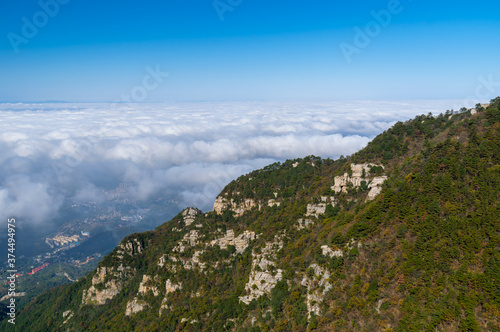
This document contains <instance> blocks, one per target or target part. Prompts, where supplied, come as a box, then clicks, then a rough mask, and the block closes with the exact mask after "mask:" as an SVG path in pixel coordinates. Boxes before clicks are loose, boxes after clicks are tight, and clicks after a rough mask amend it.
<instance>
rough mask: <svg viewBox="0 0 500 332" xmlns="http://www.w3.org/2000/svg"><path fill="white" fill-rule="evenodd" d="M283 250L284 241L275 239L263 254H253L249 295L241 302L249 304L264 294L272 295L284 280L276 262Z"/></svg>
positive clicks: (248, 287) (246, 286) (242, 297)
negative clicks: (274, 289)
mask: <svg viewBox="0 0 500 332" xmlns="http://www.w3.org/2000/svg"><path fill="white" fill-rule="evenodd" d="M281 248H283V241H282V240H281V238H280V237H275V240H274V241H273V242H269V243H267V244H266V246H265V247H264V248H263V249H262V251H261V253H255V252H254V253H252V269H251V271H250V275H249V279H248V282H247V284H246V285H245V289H246V291H247V295H245V296H241V297H240V301H241V302H243V303H246V304H249V303H250V302H252V300H254V299H258V298H259V297H261V296H262V295H264V294H270V293H271V291H272V290H273V288H274V287H276V284H277V283H278V281H280V280H281V279H282V278H283V274H282V273H283V271H282V270H281V269H276V268H275V265H274V260H275V259H276V252H277V251H278V250H280V249H281Z"/></svg>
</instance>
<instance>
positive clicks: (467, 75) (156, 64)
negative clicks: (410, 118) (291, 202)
mask: <svg viewBox="0 0 500 332" xmlns="http://www.w3.org/2000/svg"><path fill="white" fill-rule="evenodd" d="M41 3H46V4H51V6H49V7H48V8H49V10H45V11H44V9H43V8H42V7H44V6H41V5H40V4H41ZM62 3H64V4H62ZM214 3H216V4H217V5H218V6H219V8H225V9H227V10H226V11H225V12H223V13H222V12H221V10H222V9H219V12H218V11H217V9H216V6H215V5H214ZM54 4H57V7H58V8H57V12H55V10H54V8H55V7H54ZM391 5H393V6H395V7H394V8H396V7H397V8H398V10H397V11H394V13H392V14H390V22H388V24H384V25H385V26H381V25H380V23H376V22H377V21H376V20H375V18H374V17H373V15H372V14H371V12H372V11H374V12H376V13H380V12H381V11H382V10H388V7H390V6H391ZM51 10H53V11H54V12H52V13H47V12H50V11H51ZM396 12H397V13H396ZM498 12H500V4H499V3H498V2H497V1H482V2H473V1H459V2H458V1H439V2H435V1H417V0H413V1H410V0H401V1H400V4H399V5H398V6H396V5H395V4H394V0H390V1H387V0H385V1H331V0H330V1H324V0H316V1H312V2H306V1H291V0H289V1H269V0H267V1H263V0H262V1H261V0H243V1H238V0H220V1H218V2H217V1H216V2H214V1H213V0H182V1H180V0H176V1H173V0H162V1H147V0H146V1H141V2H139V1H127V0H122V1H93V0H87V1H82V0H69V1H68V0H65V1H63V0H60V2H56V0H51V1H41V2H37V1H23V0H18V1H4V2H3V4H2V10H1V11H0V101H1V102H28V101H49V100H65V101H85V102H87V101H116V100H123V98H124V97H123V96H124V95H131V93H132V92H133V91H135V92H136V93H138V91H139V92H141V91H142V92H144V91H146V94H145V95H141V100H134V99H133V100H132V101H142V99H144V101H247V100H258V101H260V100H262V101H267V100H276V101H281V100H286V101H294V100H301V101H307V100H344V99H351V100H352V99H356V100H370V99H372V100H373V99H378V100H391V99H446V98H449V99H464V98H467V97H468V96H471V95H473V94H474V91H475V89H476V88H477V86H478V84H479V81H478V80H479V78H480V77H484V78H487V77H488V76H491V77H492V79H493V81H495V82H500V66H499V61H498V54H499V50H500V43H498V36H499V35H500V21H499V19H498ZM49 14H53V15H49ZM221 17H222V18H223V19H221ZM26 22H28V23H26ZM27 24H28V25H29V24H34V26H35V28H36V29H37V31H35V32H34V31H29V29H27V28H26V27H25V26H26V25H27ZM377 24H378V25H377ZM36 25H38V27H37V26H36ZM367 26H368V27H372V28H373V29H375V30H372V33H371V36H368V39H369V44H368V45H361V44H358V45H356V43H355V37H356V34H357V33H356V32H355V28H356V27H358V28H359V29H360V30H361V31H363V32H365V33H366V28H367ZM23 27H24V31H23ZM343 43H344V44H343ZM340 45H351V46H353V47H357V52H356V53H352V54H351V55H350V56H349V57H348V58H349V59H348V58H346V56H345V55H344V53H343V51H342V49H341V47H340ZM360 45H361V46H362V47H358V46H360ZM348 60H350V61H348ZM148 68H149V70H151V69H155V68H160V70H161V71H162V72H168V73H169V75H168V77H164V78H162V79H161V81H158V82H157V83H158V84H153V83H155V82H154V81H151V80H150V79H149V81H148V82H149V83H150V85H154V88H151V89H149V88H148V89H147V90H144V83H143V82H144V79H145V77H146V76H147V75H149V71H148ZM495 87H496V86H495ZM134 89H135V90H134ZM141 89H142V90H141ZM496 89H497V90H500V88H499V87H496ZM491 94H492V95H491V97H494V95H498V94H500V91H498V92H497V91H494V92H491ZM136 96H138V94H136ZM136 99H137V98H136Z"/></svg>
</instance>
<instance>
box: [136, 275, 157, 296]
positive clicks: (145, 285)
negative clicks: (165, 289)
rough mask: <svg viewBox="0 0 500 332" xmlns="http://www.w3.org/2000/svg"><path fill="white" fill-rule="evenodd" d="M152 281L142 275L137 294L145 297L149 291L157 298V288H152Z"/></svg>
mask: <svg viewBox="0 0 500 332" xmlns="http://www.w3.org/2000/svg"><path fill="white" fill-rule="evenodd" d="M152 284H153V279H152V278H151V277H150V276H148V275H146V274H145V275H143V276H142V281H141V283H140V284H139V291H138V293H139V294H141V295H147V293H148V292H149V291H151V292H153V294H154V296H158V294H160V291H159V290H158V288H157V287H155V286H153V285H152Z"/></svg>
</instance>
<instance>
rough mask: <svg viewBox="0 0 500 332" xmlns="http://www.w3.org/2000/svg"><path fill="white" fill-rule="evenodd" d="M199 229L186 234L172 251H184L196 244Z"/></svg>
mask: <svg viewBox="0 0 500 332" xmlns="http://www.w3.org/2000/svg"><path fill="white" fill-rule="evenodd" d="M197 240H198V231H197V230H192V231H190V232H189V233H187V234H185V235H184V237H183V238H182V240H181V241H180V242H179V243H178V244H177V246H175V248H174V249H172V251H178V252H184V250H186V248H187V247H189V246H191V247H193V246H195V245H196V244H197V243H198V241H197Z"/></svg>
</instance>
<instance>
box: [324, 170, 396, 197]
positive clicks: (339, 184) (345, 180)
mask: <svg viewBox="0 0 500 332" xmlns="http://www.w3.org/2000/svg"><path fill="white" fill-rule="evenodd" d="M374 166H379V167H382V168H384V166H382V165H376V164H351V171H352V176H349V175H348V174H347V173H345V174H344V175H343V176H336V177H335V178H334V185H333V186H332V187H331V188H332V190H334V191H335V192H336V193H340V192H347V188H348V187H349V186H352V187H355V188H357V187H361V182H363V181H365V182H366V184H367V186H368V189H370V191H369V192H368V196H367V198H366V200H367V201H370V200H372V199H374V198H375V197H376V196H377V195H378V194H380V192H381V191H382V188H381V187H382V184H383V183H384V182H385V180H387V176H379V177H374V178H370V177H368V176H369V175H370V169H371V168H372V167H374ZM363 171H364V172H363ZM363 173H364V175H365V176H364V177H363Z"/></svg>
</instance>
